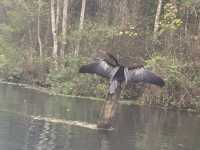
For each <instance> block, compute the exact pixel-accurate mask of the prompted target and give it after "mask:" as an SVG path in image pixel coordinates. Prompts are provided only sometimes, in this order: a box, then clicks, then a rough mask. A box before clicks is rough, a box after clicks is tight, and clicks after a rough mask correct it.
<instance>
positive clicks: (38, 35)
mask: <svg viewBox="0 0 200 150" xmlns="http://www.w3.org/2000/svg"><path fill="white" fill-rule="evenodd" d="M41 5H42V4H41V0H38V16H37V38H38V45H39V52H40V60H42V57H43V50H42V41H41V37H40V13H41Z"/></svg>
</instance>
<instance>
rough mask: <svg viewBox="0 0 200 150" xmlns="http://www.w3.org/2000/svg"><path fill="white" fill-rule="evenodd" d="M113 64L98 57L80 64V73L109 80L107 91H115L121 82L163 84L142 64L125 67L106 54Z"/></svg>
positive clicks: (160, 79)
mask: <svg viewBox="0 0 200 150" xmlns="http://www.w3.org/2000/svg"><path fill="white" fill-rule="evenodd" d="M107 55H108V56H109V57H110V58H111V59H112V60H113V62H114V63H115V64H112V63H110V62H108V61H107V60H105V59H98V60H97V61H96V62H93V63H90V64H87V65H83V66H81V68H80V70H79V72H80V73H89V74H97V75H100V76H102V77H105V78H107V79H109V80H110V87H109V93H110V94H113V93H115V90H116V88H117V87H118V86H121V84H122V83H124V82H125V84H127V83H131V82H133V83H139V82H143V83H149V84H154V85H157V86H160V87H163V86H164V85H165V82H164V80H163V79H162V78H161V77H159V76H158V75H156V74H154V73H152V72H151V71H149V70H148V69H145V68H144V67H143V66H135V67H126V66H123V65H120V64H119V62H118V60H117V59H116V58H115V57H114V56H113V55H111V54H109V53H108V54H107Z"/></svg>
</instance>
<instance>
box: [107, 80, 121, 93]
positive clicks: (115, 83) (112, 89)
mask: <svg viewBox="0 0 200 150" xmlns="http://www.w3.org/2000/svg"><path fill="white" fill-rule="evenodd" d="M118 85H119V82H118V81H117V80H112V81H111V82H110V87H109V94H114V93H115V90H116V89H117V86H118Z"/></svg>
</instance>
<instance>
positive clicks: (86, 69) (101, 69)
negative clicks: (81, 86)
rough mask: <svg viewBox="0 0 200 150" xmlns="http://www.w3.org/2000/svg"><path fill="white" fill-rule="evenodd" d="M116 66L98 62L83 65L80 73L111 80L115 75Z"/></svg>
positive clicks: (103, 61)
mask: <svg viewBox="0 0 200 150" xmlns="http://www.w3.org/2000/svg"><path fill="white" fill-rule="evenodd" d="M114 70H115V68H114V66H112V64H110V63H108V62H107V61H105V60H98V61H97V62H94V63H91V64H88V65H83V66H81V68H80V69H79V73H90V74H97V75H100V76H102V77H105V78H111V77H112V76H113V73H114Z"/></svg>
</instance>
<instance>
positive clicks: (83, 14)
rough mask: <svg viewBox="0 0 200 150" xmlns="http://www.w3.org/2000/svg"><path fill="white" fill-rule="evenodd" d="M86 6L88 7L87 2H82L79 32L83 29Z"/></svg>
mask: <svg viewBox="0 0 200 150" xmlns="http://www.w3.org/2000/svg"><path fill="white" fill-rule="evenodd" d="M85 6H86V0H82V6H81V16H80V26H79V30H82V29H83V23H84V18H85Z"/></svg>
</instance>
